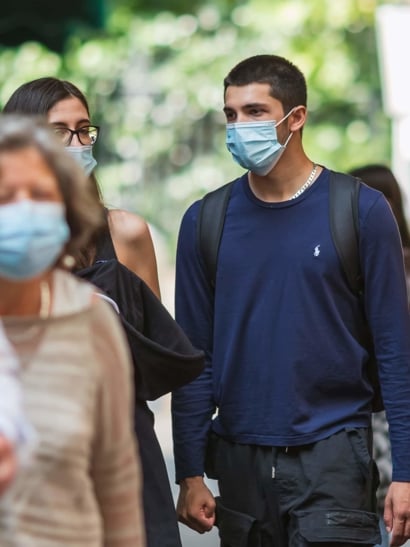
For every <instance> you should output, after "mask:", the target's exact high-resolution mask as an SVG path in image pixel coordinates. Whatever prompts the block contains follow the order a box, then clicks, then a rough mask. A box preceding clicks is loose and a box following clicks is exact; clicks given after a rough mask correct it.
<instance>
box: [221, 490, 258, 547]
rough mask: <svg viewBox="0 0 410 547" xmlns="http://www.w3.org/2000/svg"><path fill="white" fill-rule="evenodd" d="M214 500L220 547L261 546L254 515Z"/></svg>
mask: <svg viewBox="0 0 410 547" xmlns="http://www.w3.org/2000/svg"><path fill="white" fill-rule="evenodd" d="M215 501H216V526H217V527H218V529H219V537H220V538H221V547H262V546H261V543H260V539H259V538H258V536H259V526H258V523H257V521H256V519H255V518H254V517H251V516H250V515H245V514H244V513H239V512H238V511H233V510H232V509H228V507H225V506H224V505H223V504H222V503H221V498H220V497H217V498H215Z"/></svg>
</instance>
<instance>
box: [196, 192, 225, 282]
mask: <svg viewBox="0 0 410 547" xmlns="http://www.w3.org/2000/svg"><path fill="white" fill-rule="evenodd" d="M232 184H233V182H228V184H225V185H224V186H221V187H220V188H217V189H216V190H214V191H213V192H209V193H208V194H206V195H205V196H204V197H203V198H202V201H201V205H200V208H199V213H198V221H197V244H198V249H199V253H200V255H201V256H202V260H203V262H204V264H205V268H206V272H207V277H208V280H209V283H210V285H211V286H212V287H215V279H216V266H217V261H218V251H219V245H220V242H221V237H222V231H223V227H224V224H225V214H226V208H227V206H228V201H229V198H230V195H231V190H232Z"/></svg>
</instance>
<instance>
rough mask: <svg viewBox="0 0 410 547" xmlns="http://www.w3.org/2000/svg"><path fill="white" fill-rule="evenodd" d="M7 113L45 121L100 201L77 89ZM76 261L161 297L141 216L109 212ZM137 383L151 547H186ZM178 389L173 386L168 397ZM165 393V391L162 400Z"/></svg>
mask: <svg viewBox="0 0 410 547" xmlns="http://www.w3.org/2000/svg"><path fill="white" fill-rule="evenodd" d="M4 112H16V113H22V114H36V115H44V116H46V117H47V120H48V122H49V123H50V124H51V125H52V126H53V127H54V129H55V132H56V134H57V135H58V136H59V137H60V138H61V140H62V142H63V143H64V144H65V146H66V147H67V151H68V152H69V153H70V154H72V155H73V156H74V158H75V159H76V160H77V161H78V162H79V163H80V164H81V165H82V166H83V168H84V169H85V171H86V173H87V174H88V175H89V180H90V183H91V184H93V185H94V190H95V195H96V199H99V197H98V193H99V190H98V187H97V182H96V179H95V177H94V174H93V169H94V167H95V165H96V161H95V159H94V157H93V154H92V147H93V145H94V144H95V142H96V140H97V138H98V132H99V128H98V127H96V126H94V125H93V124H92V123H91V121H90V113H89V107H88V102H87V99H86V97H85V96H84V94H83V93H82V92H81V91H80V90H79V89H78V88H77V87H76V86H75V85H74V84H72V83H71V82H67V81H63V80H58V79H56V78H51V77H45V78H40V79H37V80H33V81H31V82H28V83H26V84H24V85H22V86H20V87H19V88H18V89H17V90H16V91H15V92H14V93H13V95H12V96H11V97H10V99H9V100H8V102H7V103H6V105H5V107H4ZM75 259H76V269H77V270H79V269H80V268H86V267H92V266H93V265H94V264H96V263H100V262H101V263H102V262H106V263H107V265H109V262H110V261H116V262H119V263H120V264H121V266H122V267H125V268H126V271H127V272H128V271H131V272H132V274H135V275H136V276H138V279H137V277H135V279H132V280H131V281H130V283H134V284H137V285H138V286H139V283H140V279H139V278H141V279H142V280H143V281H145V282H146V283H147V285H148V286H149V287H150V289H151V290H152V292H153V293H154V294H155V295H157V296H158V297H159V295H160V293H159V284H158V275H157V268H156V260H155V253H154V248H153V245H152V240H151V236H150V233H149V229H148V226H147V225H146V223H145V221H144V220H143V219H142V218H141V217H139V216H138V215H134V214H133V213H129V212H127V211H122V210H106V222H105V225H104V226H103V228H102V229H101V230H100V231H99V232H98V233H97V234H96V237H95V238H94V240H93V241H91V243H90V244H89V245H88V246H87V248H85V249H83V250H82V252H81V253H80V255H79V256H76V257H75ZM73 262H74V261H73ZM72 265H73V264H72ZM83 271H84V270H81V271H77V273H78V275H80V276H82V277H86V278H87V279H88V280H89V281H91V282H93V283H94V284H96V285H97V286H98V287H99V288H101V289H102V290H105V291H106V290H107V285H108V290H109V289H110V284H111V283H114V284H115V283H116V280H117V279H118V278H114V277H113V278H107V277H106V276H105V275H100V276H99V278H98V281H96V278H95V275H93V274H94V272H91V274H90V272H89V271H88V270H87V273H86V274H85V275H82V272H83ZM117 271H120V273H124V271H125V270H124V268H117ZM125 275H127V274H125ZM120 282H121V280H120ZM114 289H118V287H114ZM120 289H121V287H120ZM117 294H118V295H120V297H119V299H118V300H117V301H116V302H115V305H116V306H117V307H118V311H122V310H123V309H124V307H125V306H126V305H128V302H125V301H123V300H122V299H121V294H122V293H121V291H120V290H119V291H117ZM155 300H156V299H155ZM155 300H154V301H155ZM135 305H137V303H136V304H135ZM159 305H160V304H159V302H158V306H159ZM137 311H139V310H137ZM141 313H142V311H141ZM141 328H142V327H141ZM134 334H135V332H134ZM137 334H138V333H137ZM127 335H128V332H127ZM138 342H141V338H139V339H138V340H137V343H138ZM138 349H140V348H138ZM134 366H135V360H134ZM136 372H137V371H135V373H136ZM135 383H136V390H135V391H136V402H135V432H136V435H137V439H138V445H139V450H140V457H141V464H142V473H143V502H144V513H145V527H146V535H147V546H148V547H181V540H180V534H179V529H178V524H177V519H176V514H175V506H174V502H173V498H172V493H171V489H170V484H169V479H168V475H167V470H166V466H165V462H164V458H163V455H162V452H161V448H160V445H159V442H158V439H157V437H156V434H155V431H154V415H153V413H152V412H151V410H150V409H149V407H148V405H147V402H146V400H145V399H141V398H140V397H139V392H140V386H139V385H137V384H138V382H137V380H135ZM173 385H174V384H170V387H169V389H168V391H169V390H170V389H171V388H172V386H173ZM163 393H164V389H163V390H162V392H161V394H163ZM157 396H158V393H156V394H155V397H157Z"/></svg>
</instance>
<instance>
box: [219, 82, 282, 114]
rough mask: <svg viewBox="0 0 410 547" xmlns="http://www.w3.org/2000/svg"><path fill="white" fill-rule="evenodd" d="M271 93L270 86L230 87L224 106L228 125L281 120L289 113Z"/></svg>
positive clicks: (226, 93)
mask: <svg viewBox="0 0 410 547" xmlns="http://www.w3.org/2000/svg"><path fill="white" fill-rule="evenodd" d="M269 92H270V85H269V84H259V83H252V84H248V85H243V86H228V88H227V89H226V92H225V106H224V112H225V116H226V121H227V123H237V122H260V121H266V120H270V121H272V120H275V121H276V122H278V121H279V120H281V119H282V118H283V117H284V116H285V115H286V114H287V112H284V111H283V106H282V103H281V102H280V101H278V100H277V99H274V98H273V97H272V96H271V95H270V94H269Z"/></svg>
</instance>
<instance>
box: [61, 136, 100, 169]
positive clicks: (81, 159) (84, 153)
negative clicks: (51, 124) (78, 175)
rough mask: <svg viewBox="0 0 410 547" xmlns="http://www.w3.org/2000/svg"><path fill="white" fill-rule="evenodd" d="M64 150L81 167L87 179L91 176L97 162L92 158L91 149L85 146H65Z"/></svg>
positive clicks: (89, 146)
mask: <svg viewBox="0 0 410 547" xmlns="http://www.w3.org/2000/svg"><path fill="white" fill-rule="evenodd" d="M65 149H66V150H67V152H68V153H69V154H70V156H72V157H73V158H74V159H75V161H76V162H77V163H78V164H79V165H81V167H82V168H83V169H84V171H85V174H86V175H87V177H88V175H91V173H92V171H93V169H94V168H95V166H96V165H97V161H96V159H95V158H94V156H93V147H92V146H91V145H89V144H87V145H84V146H66V147H65Z"/></svg>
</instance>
